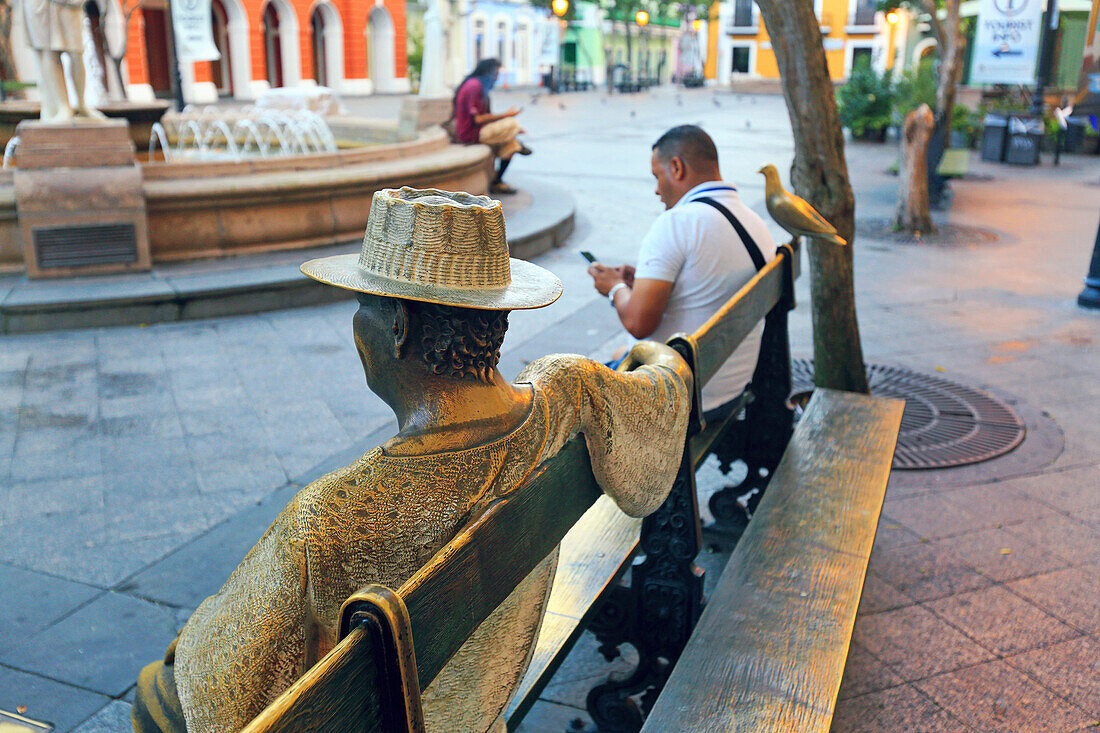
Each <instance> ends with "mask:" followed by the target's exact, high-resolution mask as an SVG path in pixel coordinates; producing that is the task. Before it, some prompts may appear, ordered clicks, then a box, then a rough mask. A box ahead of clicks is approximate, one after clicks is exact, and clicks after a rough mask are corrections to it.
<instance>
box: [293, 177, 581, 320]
mask: <svg viewBox="0 0 1100 733" xmlns="http://www.w3.org/2000/svg"><path fill="white" fill-rule="evenodd" d="M302 272H303V273H304V274H305V275H307V276H308V277H311V278H313V279H314V280H318V281H320V282H323V283H327V284H329V285H335V286H336V287H338V288H344V289H346V290H354V291H357V292H360V293H374V294H375V295H386V296H390V297H394V298H406V299H408V300H420V301H425V302H428V303H440V304H442V305H457V306H463V307H466V308H481V309H485V310H517V309H523V308H541V307H543V306H546V305H550V304H551V303H553V302H554V301H555V300H557V299H558V296H560V295H561V289H562V286H561V281H560V280H558V278H557V277H555V276H554V275H553V274H552V273H551V272H549V271H548V270H544V269H543V268H541V267H539V266H538V265H533V264H531V263H530V262H525V261H523V260H516V259H512V258H510V257H509V256H508V240H507V239H506V238H505V236H504V214H503V212H502V211H501V208H500V202H499V201H494V200H493V199H491V198H489V197H488V196H474V195H472V194H468V193H454V192H451V191H440V190H438V189H434V188H429V189H423V190H421V189H415V188H409V187H407V186H406V187H405V188H400V189H392V188H389V189H383V190H381V191H378V192H376V193H375V194H374V200H373V201H372V202H371V209H370V215H369V217H368V218H367V231H366V234H365V235H364V236H363V249H362V251H361V252H360V253H359V254H358V255H354V254H349V255H335V256H332V257H322V258H320V259H316V260H310V261H308V262H306V263H304V264H303V265H302Z"/></svg>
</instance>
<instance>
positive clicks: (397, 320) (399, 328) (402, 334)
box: [393, 298, 409, 359]
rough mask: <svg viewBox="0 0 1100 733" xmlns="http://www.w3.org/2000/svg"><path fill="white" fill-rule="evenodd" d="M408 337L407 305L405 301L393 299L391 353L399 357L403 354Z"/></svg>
mask: <svg viewBox="0 0 1100 733" xmlns="http://www.w3.org/2000/svg"><path fill="white" fill-rule="evenodd" d="M408 339H409V307H408V306H407V305H405V301H403V300H398V299H397V298H394V299H393V355H394V357H396V358H398V359H400V358H401V357H402V356H404V355H405V344H406V342H407V341H408Z"/></svg>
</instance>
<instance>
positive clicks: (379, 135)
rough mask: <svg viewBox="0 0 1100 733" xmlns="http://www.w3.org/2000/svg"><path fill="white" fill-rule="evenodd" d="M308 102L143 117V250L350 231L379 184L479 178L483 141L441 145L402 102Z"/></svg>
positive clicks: (258, 244)
mask: <svg viewBox="0 0 1100 733" xmlns="http://www.w3.org/2000/svg"><path fill="white" fill-rule="evenodd" d="M310 114H312V113H310ZM310 114H305V113H295V114H290V115H289V116H283V117H279V116H278V115H274V116H273V115H272V114H270V113H269V111H264V112H257V111H256V110H247V109H244V110H241V109H236V110H224V111H210V110H193V111H188V112H185V113H184V114H181V115H166V116H165V118H163V119H162V121H161V123H160V125H159V128H158V126H154V128H153V130H152V132H151V142H150V145H149V148H148V149H147V150H148V152H147V151H139V152H141V153H142V155H141V156H140V157H143V158H145V160H144V161H143V162H141V166H140V167H141V173H142V192H143V196H144V202H145V211H146V215H147V221H148V239H149V247H150V254H151V256H152V260H153V261H154V262H158V261H159V262H165V261H179V260H187V259H195V258H203V257H218V256H226V255H235V254H245V253H253V252H262V251H271V250H281V249H291V248H302V247H313V246H318V245H324V244H335V243H340V242H348V241H353V240H358V239H359V238H361V237H362V233H363V229H364V227H365V225H366V220H367V214H368V211H369V208H370V200H371V197H372V196H373V194H374V192H375V191H377V190H379V189H381V188H391V187H398V186H403V185H410V186H416V187H421V188H427V187H435V188H442V189H449V190H462V191H469V192H471V193H485V192H486V190H487V189H488V184H489V177H490V173H491V165H492V156H491V152H490V151H489V149H488V148H487V147H485V146H482V145H473V146H459V145H452V144H451V143H450V141H449V139H448V137H447V135H446V133H445V132H444V131H443V130H442V129H441V128H439V127H438V126H432V127H428V128H425V129H416V127H417V126H416V124H415V119H413V120H411V121H410V120H409V119H407V117H406V115H404V114H403V115H402V119H401V120H370V119H364V118H355V117H341V116H332V117H326V118H325V119H324V121H323V122H324V124H322V125H318V124H317V119H319V118H317V116H316V115H312V117H311V116H310ZM314 118H317V119H314ZM280 120H281V121H280ZM14 162H15V165H16V166H17V165H18V148H17V147H15V149H14ZM87 171H88V169H83V170H81V171H74V172H75V173H79V174H87ZM23 257H24V247H23V242H22V237H21V234H20V228H19V223H18V212H17V211H16V205H15V192H14V179H13V170H12V169H11V168H7V169H5V170H3V171H0V270H3V271H18V270H22V269H23V267H24V265H23Z"/></svg>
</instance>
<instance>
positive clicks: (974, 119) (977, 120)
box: [951, 102, 985, 147]
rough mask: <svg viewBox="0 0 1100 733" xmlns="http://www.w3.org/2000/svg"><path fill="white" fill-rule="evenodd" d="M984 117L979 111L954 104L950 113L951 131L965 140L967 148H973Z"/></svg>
mask: <svg viewBox="0 0 1100 733" xmlns="http://www.w3.org/2000/svg"><path fill="white" fill-rule="evenodd" d="M984 117H985V115H984V114H982V112H981V111H980V110H975V109H970V108H969V107H967V106H965V105H962V104H959V103H958V102H956V103H955V107H954V109H953V111H952V112H951V129H952V130H954V131H955V132H957V133H959V134H961V135H962V136H963V138H965V140H966V146H967V147H973V145H974V141H975V140H977V139H978V133H979V132H981V129H982V119H983V118H984Z"/></svg>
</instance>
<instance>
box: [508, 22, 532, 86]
mask: <svg viewBox="0 0 1100 733" xmlns="http://www.w3.org/2000/svg"><path fill="white" fill-rule="evenodd" d="M530 44H531V26H530V25H528V24H527V23H526V22H525V21H520V22H519V23H517V24H516V40H515V42H514V43H513V44H512V58H513V60H514V66H515V69H516V83H517V84H527V83H529V82H530V81H531V79H530V74H531V46H530Z"/></svg>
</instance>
